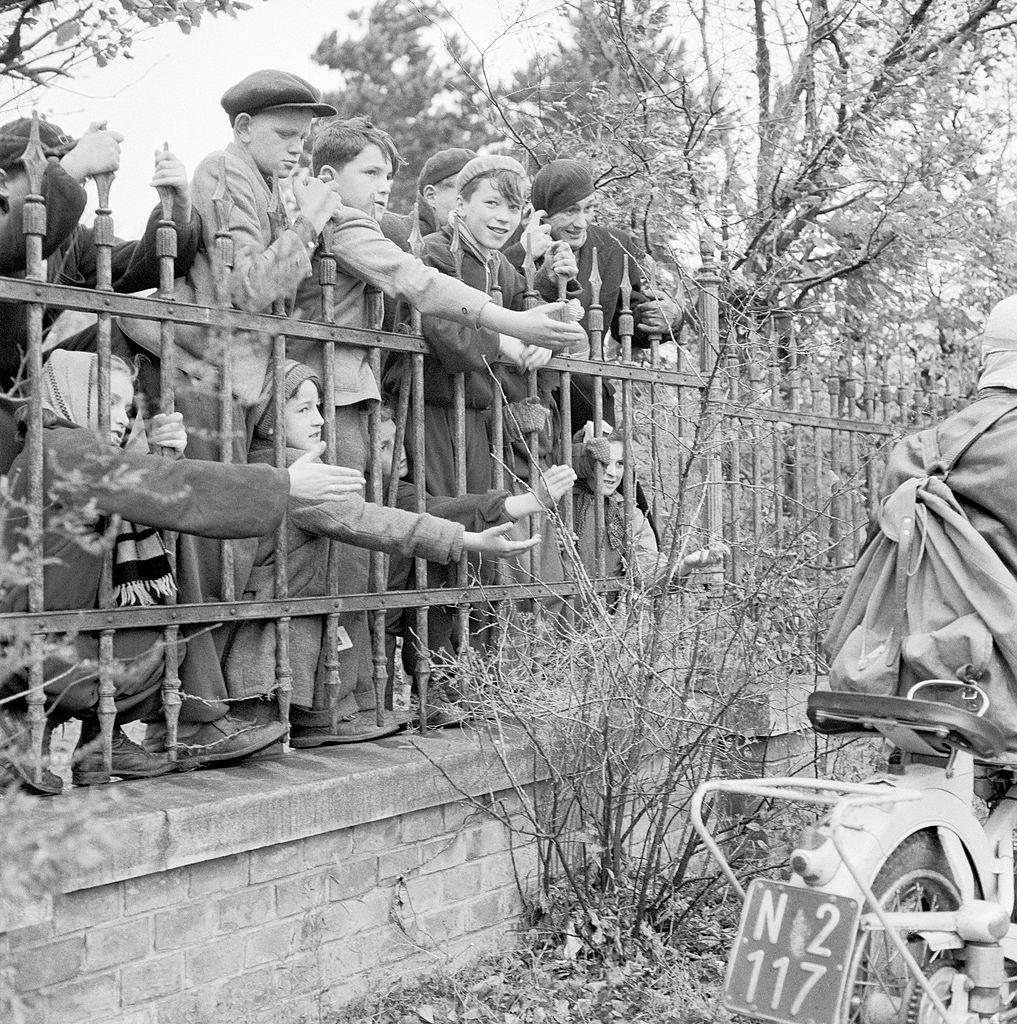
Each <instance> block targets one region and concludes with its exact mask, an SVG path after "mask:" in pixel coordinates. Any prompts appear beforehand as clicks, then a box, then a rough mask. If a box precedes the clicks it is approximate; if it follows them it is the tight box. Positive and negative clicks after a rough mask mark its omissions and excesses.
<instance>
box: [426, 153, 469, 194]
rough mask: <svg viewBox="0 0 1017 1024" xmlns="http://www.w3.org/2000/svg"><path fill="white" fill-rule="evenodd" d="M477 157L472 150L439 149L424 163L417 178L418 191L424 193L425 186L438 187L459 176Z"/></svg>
mask: <svg viewBox="0 0 1017 1024" xmlns="http://www.w3.org/2000/svg"><path fill="white" fill-rule="evenodd" d="M476 155H477V154H476V153H474V152H473V150H472V149H439V150H438V152H437V153H435V154H434V155H433V156H429V157H428V158H427V160H426V162H425V163H424V167H423V169H422V170H421V172H420V177H418V178H417V191H418V192H421V193H422V192H423V191H424V186H425V185H437V184H438V182H439V181H444V180H445V179H446V178H451V177H452V175H453V174H458V173H459V172H460V171H461V170H462V169H463V168H464V167H465V166H466V165H467V164H468V163H469V162H470V161H471V160H472V159H473V158H474V157H475V156H476Z"/></svg>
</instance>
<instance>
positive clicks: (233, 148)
mask: <svg viewBox="0 0 1017 1024" xmlns="http://www.w3.org/2000/svg"><path fill="white" fill-rule="evenodd" d="M226 152H227V153H230V154H231V155H233V156H237V157H240V159H241V160H243V161H244V163H245V164H247V166H248V167H250V168H251V170H252V171H254V173H255V174H256V175H257V176H258V177H259V178H260V179H261V181H263V182H264V183H265V188H266V189H267V190H268V193H269V195H271V194H272V177H271V175H269V176H268V177H266V176H265V175H264V174H263V173H262V171H261V168H260V167H259V166H258V165H257V164H256V163H255V162H254V157H253V156H251V154H250V153H249V152H248V151H247V149H246V147H244V146H241V145H240V143H239V142H237V141H235V140H234V141H233V142H231V143H230V144H229V145H228V146H227V147H226Z"/></svg>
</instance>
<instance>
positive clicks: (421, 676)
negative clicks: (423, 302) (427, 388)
mask: <svg viewBox="0 0 1017 1024" xmlns="http://www.w3.org/2000/svg"><path fill="white" fill-rule="evenodd" d="M416 214H417V209H416V208H415V207H414V217H413V229H412V231H411V232H410V239H409V241H410V252H412V253H413V255H414V256H416V257H417V259H420V254H421V253H422V252H423V251H424V240H423V238H422V237H421V235H420V218H419V217H418V216H417V215H416ZM410 330H411V332H412V334H413V335H414V337H418V338H419V337H420V336H421V335H422V334H423V327H422V325H421V317H420V310H418V309H416V308H413V309H412V310H411V312H410ZM409 359H410V375H411V378H412V380H411V390H412V394H411V396H410V401H411V403H412V405H413V497H414V503H413V507H414V508H415V509H416V511H417V512H423V511H425V509H426V507H427V505H426V500H427V499H426V494H427V492H426V488H425V479H424V354H423V353H422V352H414V353H413V354H412V356H410V357H409ZM495 390H496V391H497V389H495ZM398 454H399V453H398V452H396V453H395V456H394V457H398ZM413 572H414V581H415V582H416V585H417V589H418V590H425V589H426V588H427V583H428V580H427V560H426V559H423V558H415V559H414V560H413ZM416 620H417V621H416V633H417V657H416V658H415V659H414V664H413V676H414V679H415V681H416V684H417V700H418V701H419V702H420V724H419V730H420V735H421V736H426V735H427V689H428V684H429V682H430V680H431V648H430V645H429V640H428V631H427V607H426V606H425V605H421V606H419V607H418V608H417V611H416Z"/></svg>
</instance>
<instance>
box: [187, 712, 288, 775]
mask: <svg viewBox="0 0 1017 1024" xmlns="http://www.w3.org/2000/svg"><path fill="white" fill-rule="evenodd" d="M285 736H286V726H285V725H284V724H283V723H282V722H252V721H251V720H250V719H247V718H240V717H239V716H237V715H233V714H226V715H223V717H222V718H218V719H216V720H215V721H214V722H205V723H204V725H202V726H201V727H200V728H199V729H198V731H197V732H196V733H195V734H194V735H193V736H191V737H189V739H188V741H187V742H186V743H178V744H177V757H178V758H179V760H180V763H181V764H182V766H183V767H194V763H195V762H199V763H200V764H202V765H206V764H221V765H225V764H234V763H235V762H237V761H243V760H244V758H246V757H250V756H251V755H252V754H257V753H258V751H260V750H264V749H265V748H266V747H270V746H272V744H273V743H278V742H280V740H282V739H283V738H284V737H285Z"/></svg>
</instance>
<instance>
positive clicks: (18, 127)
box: [0, 117, 77, 167]
mask: <svg viewBox="0 0 1017 1024" xmlns="http://www.w3.org/2000/svg"><path fill="white" fill-rule="evenodd" d="M31 131H32V119H31V118H30V117H19V118H18V119H17V120H16V121H8V122H7V124H5V125H3V126H0V167H14V166H15V165H16V164H17V163H18V162H19V161H20V160H21V154H22V153H24V152H25V147H26V146H27V145H28V137H29V135H30V134H31ZM39 142H40V143H41V144H42V151H43V153H45V154H46V156H48V157H49V156H64V154H66V153H69V152H70V151H71V150H72V149H73V148H74V147H75V145H76V144H77V140H76V139H73V138H71V136H69V135H65V134H64V130H63V129H62V128H60V127H58V126H57V125H55V124H51V123H50V122H49V121H44V120H43V119H42V118H41V117H40V118H39Z"/></svg>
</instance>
